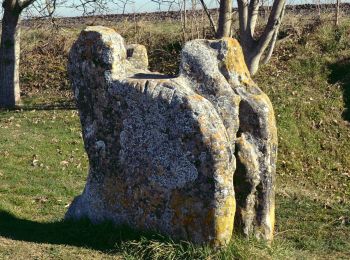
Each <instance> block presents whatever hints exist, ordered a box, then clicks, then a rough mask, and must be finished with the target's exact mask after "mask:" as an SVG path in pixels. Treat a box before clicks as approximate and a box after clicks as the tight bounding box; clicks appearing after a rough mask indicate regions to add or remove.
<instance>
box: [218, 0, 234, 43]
mask: <svg viewBox="0 0 350 260" xmlns="http://www.w3.org/2000/svg"><path fill="white" fill-rule="evenodd" d="M231 23H232V0H220V13H219V25H218V31H217V35H216V37H217V38H222V37H230V36H231Z"/></svg>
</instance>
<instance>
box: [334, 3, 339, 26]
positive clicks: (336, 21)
mask: <svg viewBox="0 0 350 260" xmlns="http://www.w3.org/2000/svg"><path fill="white" fill-rule="evenodd" d="M339 9H340V0H337V4H336V8H335V22H334V23H335V26H338V25H339V12H340V10H339Z"/></svg>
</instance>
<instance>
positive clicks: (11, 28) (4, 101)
mask: <svg viewBox="0 0 350 260" xmlns="http://www.w3.org/2000/svg"><path fill="white" fill-rule="evenodd" d="M19 56H20V28H19V13H17V12H15V11H12V10H11V9H8V8H6V7H5V8H4V16H3V20H2V34H1V45H0V107H6V108H13V107H15V106H16V105H18V104H19V103H20V89H19Z"/></svg>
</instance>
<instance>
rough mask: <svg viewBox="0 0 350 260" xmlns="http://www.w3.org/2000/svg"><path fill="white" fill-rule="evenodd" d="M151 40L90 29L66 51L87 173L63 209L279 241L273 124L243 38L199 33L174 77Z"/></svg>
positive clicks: (188, 231)
mask: <svg viewBox="0 0 350 260" xmlns="http://www.w3.org/2000/svg"><path fill="white" fill-rule="evenodd" d="M147 65H148V58H147V52H146V49H145V48H144V47H143V46H141V45H131V46H127V45H126V44H125V42H124V39H123V38H122V37H121V36H120V35H119V34H117V33H116V32H115V31H114V30H112V29H109V28H106V27H88V28H87V29H85V30H84V31H83V32H82V33H81V34H80V37H79V39H78V40H77V41H76V43H75V44H74V46H73V47H72V50H71V52H70V57H69V65H68V69H69V75H70V79H71V82H72V85H73V90H74V94H75V98H76V101H77V104H78V108H79V112H80V120H81V124H82V131H83V138H84V144H85V149H86V152H87V154H88V157H89V164H90V170H89V176H88V179H87V183H86V187H85V189H84V192H83V194H82V195H80V196H78V197H76V198H75V199H74V201H73V203H72V204H71V206H70V208H69V210H68V212H67V214H66V219H74V220H77V219H80V218H86V217H87V218H89V219H90V220H91V221H92V222H94V223H98V222H102V221H113V222H114V223H116V224H127V225H130V226H131V227H134V228H138V229H142V230H154V231H158V232H161V233H163V234H166V235H169V236H171V237H172V238H174V239H185V240H189V241H191V242H194V243H197V244H202V243H207V244H211V245H214V246H220V245H225V244H227V243H228V242H229V241H230V239H231V236H232V233H233V232H241V233H244V234H246V235H254V236H257V237H262V238H264V239H267V240H271V239H272V236H273V227H274V216H275V213H274V190H275V171H276V156H277V131H276V125H275V117H274V112H273V108H272V105H271V103H270V101H269V99H268V97H267V96H266V95H265V94H264V93H263V92H262V91H261V90H260V89H259V88H258V87H257V86H256V85H255V83H254V82H253V81H252V79H251V78H250V75H249V72H248V70H247V67H246V65H245V63H244V58H243V54H242V50H241V47H240V45H239V44H238V42H237V41H236V40H234V39H231V38H224V39H220V40H213V41H210V40H194V41H190V42H188V43H186V45H185V46H184V48H183V51H182V57H181V64H180V73H179V76H178V77H176V78H171V77H167V76H165V75H162V74H158V73H153V72H150V71H149V70H147Z"/></svg>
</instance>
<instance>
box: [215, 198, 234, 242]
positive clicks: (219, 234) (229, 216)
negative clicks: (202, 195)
mask: <svg viewBox="0 0 350 260" xmlns="http://www.w3.org/2000/svg"><path fill="white" fill-rule="evenodd" d="M220 204H221V207H220V209H219V212H218V214H217V215H216V218H215V233H216V240H215V241H214V245H215V246H225V245H227V244H228V243H229V242H230V240H231V236H232V232H233V224H234V217H235V212H236V200H235V198H234V197H233V196H227V197H225V201H223V202H222V203H220Z"/></svg>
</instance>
